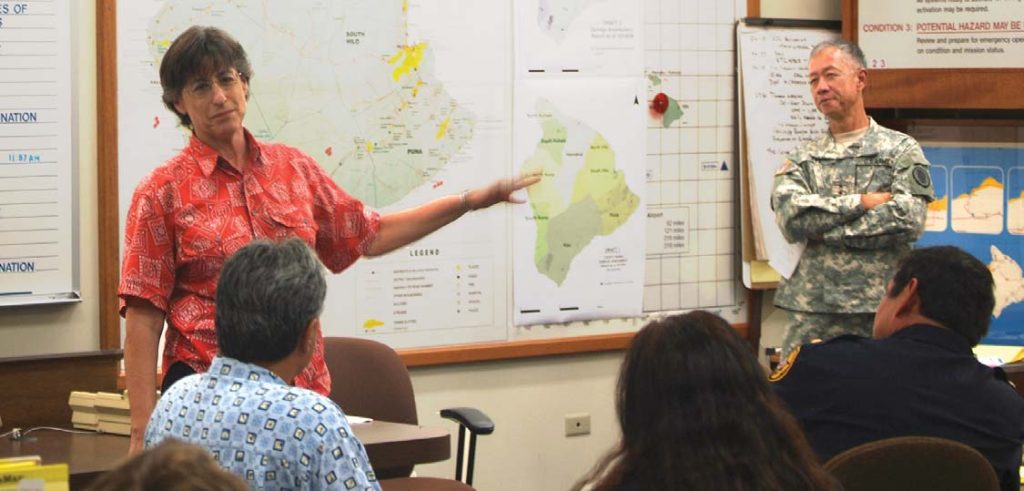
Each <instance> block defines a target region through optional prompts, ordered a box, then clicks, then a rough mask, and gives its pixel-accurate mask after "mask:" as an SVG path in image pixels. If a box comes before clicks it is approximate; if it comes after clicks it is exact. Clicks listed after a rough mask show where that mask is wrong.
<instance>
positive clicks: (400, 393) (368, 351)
mask: <svg viewBox="0 0 1024 491" xmlns="http://www.w3.org/2000/svg"><path fill="white" fill-rule="evenodd" d="M324 359H325V361H326V362H327V368H328V370H330V372H331V396H330V397H331V400H333V401H334V402H336V403H337V404H338V405H339V406H341V409H342V410H343V411H345V413H346V414H354V415H357V416H365V417H369V418H373V419H375V420H380V421H391V422H395V423H405V424H418V420H417V417H416V397H415V395H414V394H413V389H412V381H411V380H410V379H409V371H408V370H407V369H406V368H405V364H404V363H402V359H401V358H400V357H399V356H398V353H396V352H395V350H393V349H391V347H389V346H387V345H385V344H383V343H379V342H377V341H372V340H369V339H358V338H341V337H328V338H324ZM441 416H442V417H444V418H446V419H450V420H452V421H455V422H457V423H458V424H459V446H458V452H457V454H456V463H455V479H456V480H458V481H462V468H463V463H464V460H465V464H466V466H465V467H466V479H465V483H466V485H465V486H457V484H460V483H458V482H457V481H451V480H444V479H434V478H410V477H409V475H410V474H411V473H412V466H409V467H401V468H391V469H378V468H377V467H374V472H375V473H376V474H377V477H378V479H381V486H382V487H383V488H384V489H386V490H388V489H394V490H396V491H397V490H405V489H410V490H411V489H438V490H440V489H451V490H456V489H472V488H469V486H471V485H472V484H473V465H474V460H475V454H476V437H477V435H489V434H491V433H493V432H494V422H493V421H491V419H490V418H488V417H487V415H486V414H484V413H483V412H481V411H479V410H477V409H473V408H466V407H456V408H450V409H444V410H442V411H441ZM467 432H468V433H469V438H468V449H467V448H466V440H467V439H466V433H467ZM464 456H465V459H464ZM371 464H372V462H371Z"/></svg>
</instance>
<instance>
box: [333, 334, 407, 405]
mask: <svg viewBox="0 0 1024 491" xmlns="http://www.w3.org/2000/svg"><path fill="white" fill-rule="evenodd" d="M324 361H326V362H327V369H328V370H330V372H331V396H330V397H331V400H333V401H334V402H335V403H337V404H338V405H339V406H341V410H342V411H345V414H351V415H354V416H365V417H367V418H373V419H378V420H381V421H391V422H394V423H406V424H417V423H418V421H417V419H416V397H415V395H414V394H413V390H412V381H411V380H410V379H409V371H408V370H407V369H406V368H405V364H404V363H402V359H401V358H399V356H398V353H396V352H395V350H393V349H391V347H390V346H388V345H386V344H383V343H379V342H377V341H372V340H369V339H358V338H335V337H329V338H324Z"/></svg>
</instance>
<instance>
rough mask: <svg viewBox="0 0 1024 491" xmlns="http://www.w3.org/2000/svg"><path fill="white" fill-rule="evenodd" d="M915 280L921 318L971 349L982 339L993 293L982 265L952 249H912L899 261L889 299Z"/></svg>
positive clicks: (988, 276)
mask: <svg viewBox="0 0 1024 491" xmlns="http://www.w3.org/2000/svg"><path fill="white" fill-rule="evenodd" d="M914 278H916V279H917V298H918V300H919V302H920V303H919V305H920V307H919V311H920V314H921V315H923V316H925V317H927V318H929V319H931V320H933V321H936V322H938V323H940V324H941V325H942V326H943V327H946V328H948V329H951V330H953V331H955V332H957V333H959V334H960V335H962V336H963V337H965V338H966V339H967V341H968V342H969V343H970V344H971V346H974V345H976V344H978V341H980V340H981V338H983V337H985V334H987V333H988V326H989V323H990V322H991V320H992V308H993V307H994V306H995V292H994V288H993V281H992V273H991V272H990V271H989V269H988V267H987V266H985V264H984V263H982V262H981V261H979V260H978V259H977V258H975V257H974V256H972V255H970V254H968V253H966V252H964V251H963V250H961V249H959V248H957V247H953V246H936V247H924V248H920V249H914V250H912V251H910V253H908V254H907V255H906V256H905V257H904V258H903V259H902V260H900V262H899V266H898V267H897V270H896V274H895V275H893V278H892V284H891V287H890V288H889V292H888V295H889V297H896V296H898V295H899V294H900V293H901V292H903V289H904V288H906V286H907V284H908V283H909V282H910V280H911V279H914Z"/></svg>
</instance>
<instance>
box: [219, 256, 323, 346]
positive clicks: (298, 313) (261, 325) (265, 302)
mask: <svg viewBox="0 0 1024 491" xmlns="http://www.w3.org/2000/svg"><path fill="white" fill-rule="evenodd" d="M326 292H327V283H326V281H325V280H324V273H323V267H322V266H321V264H320V261H319V260H318V259H317V258H316V256H314V255H313V252H312V251H311V250H310V249H309V247H308V246H307V245H306V244H305V242H302V241H301V240H299V239H295V238H293V239H288V240H286V241H284V242H279V243H275V242H270V241H267V240H257V241H253V242H250V243H249V244H247V245H246V246H244V247H242V248H241V249H239V250H238V251H236V252H235V253H234V254H233V255H232V256H231V257H230V258H229V259H228V260H227V261H226V262H225V263H224V268H223V269H222V270H221V273H220V279H219V280H218V282H217V298H216V310H215V318H216V320H215V322H216V327H217V346H218V348H219V350H220V354H222V355H224V356H228V357H231V358H234V359H236V360H240V361H243V362H247V363H257V362H274V361H278V360H281V359H283V358H285V357H286V356H288V355H290V354H291V353H292V352H294V351H295V348H296V347H297V345H298V343H299V340H300V339H301V338H302V336H303V335H304V334H305V332H306V330H307V328H308V327H309V324H310V322H312V321H313V320H315V319H317V318H318V317H319V315H320V311H321V310H322V308H323V304H324V296H325V295H326Z"/></svg>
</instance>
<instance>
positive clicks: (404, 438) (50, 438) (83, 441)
mask: <svg viewBox="0 0 1024 491" xmlns="http://www.w3.org/2000/svg"><path fill="white" fill-rule="evenodd" d="M352 431H353V433H355V435H356V437H358V438H359V440H360V441H361V442H363V446H365V447H366V453H367V455H368V456H369V457H370V464H371V465H373V466H374V468H378V467H379V468H382V469H383V468H392V467H401V466H412V465H415V464H425V463H428V462H438V461H442V460H446V459H448V458H449V457H450V456H451V435H450V434H449V433H448V431H447V430H444V429H441V428H430V427H425V426H416V425H408V424H402V423H391V422H387V421H373V422H370V423H361V424H355V425H352ZM19 455H38V456H40V457H41V458H42V460H43V463H44V464H56V463H62V462H66V463H67V464H68V472H69V473H70V475H71V476H70V477H71V478H70V481H71V488H72V489H76V488H81V487H84V486H86V485H88V483H90V482H92V480H93V479H95V478H96V477H97V476H99V475H100V474H102V473H104V472H106V471H108V470H110V469H113V468H114V467H116V466H117V465H118V464H120V463H121V461H122V460H123V459H124V458H125V457H126V456H127V455H128V437H126V436H120V435H110V434H104V433H66V432H63V431H54V430H37V431H33V432H32V433H29V434H28V435H25V436H23V437H22V439H21V440H11V439H9V438H3V439H2V440H0V458H4V457H15V456H19Z"/></svg>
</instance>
